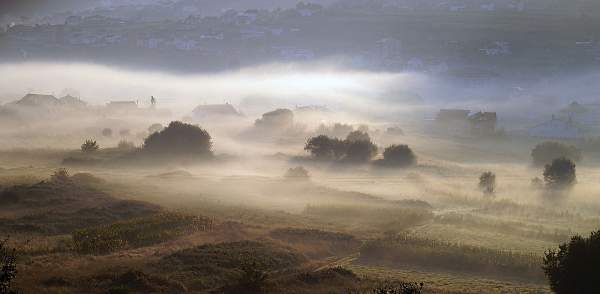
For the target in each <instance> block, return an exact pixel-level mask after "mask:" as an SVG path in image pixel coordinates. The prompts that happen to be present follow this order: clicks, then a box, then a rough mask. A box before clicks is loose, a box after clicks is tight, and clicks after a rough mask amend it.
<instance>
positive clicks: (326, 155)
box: [304, 135, 345, 160]
mask: <svg viewBox="0 0 600 294" xmlns="http://www.w3.org/2000/svg"><path fill="white" fill-rule="evenodd" d="M304 150H306V151H308V152H310V154H311V155H312V156H313V157H314V158H316V159H319V160H337V159H340V158H341V157H342V156H344V154H345V144H344V142H343V141H341V140H340V139H337V138H330V137H328V136H326V135H319V136H316V137H312V138H310V139H308V141H307V142H306V145H305V146H304Z"/></svg>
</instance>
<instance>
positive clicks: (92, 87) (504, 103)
mask: <svg viewBox="0 0 600 294" xmlns="http://www.w3.org/2000/svg"><path fill="white" fill-rule="evenodd" d="M0 76H2V77H3V78H2V79H0V99H1V101H2V102H5V103H6V102H9V101H12V100H15V99H18V98H20V97H22V96H23V95H24V94H26V93H41V94H54V95H55V96H59V95H63V94H66V93H70V94H75V95H77V96H80V97H81V99H83V100H85V101H87V102H88V103H91V104H97V105H102V104H104V103H106V102H107V101H111V100H139V101H145V100H147V99H148V98H149V97H150V96H155V97H158V99H159V105H160V106H162V107H167V108H171V109H172V110H174V111H175V112H180V113H187V112H189V111H190V110H191V109H193V107H195V106H197V105H198V104H202V103H223V102H229V103H232V104H234V105H238V106H240V105H241V106H242V107H241V108H242V111H245V112H248V111H250V112H251V111H256V113H261V112H262V111H267V110H270V109H273V108H277V107H289V108H291V107H294V106H302V105H321V106H326V107H328V108H330V109H333V110H336V111H341V112H346V113H352V114H353V115H359V116H371V117H373V115H374V116H375V117H377V118H383V119H388V118H390V117H394V116H395V115H396V114H398V113H413V114H414V111H415V110H423V111H427V112H429V113H430V112H431V111H435V110H436V109H437V108H443V107H457V108H468V109H473V110H488V111H497V112H499V113H500V114H504V115H505V116H507V115H512V116H517V117H524V118H533V117H536V116H539V115H544V114H547V113H548V111H554V110H556V109H558V108H560V107H563V106H564V105H565V103H568V102H570V101H573V100H577V101H580V102H594V101H595V97H596V96H595V93H598V92H599V91H600V89H598V86H597V85H595V84H593V83H591V82H590V81H593V80H594V79H596V78H597V77H598V75H597V74H582V75H581V76H579V77H552V78H546V79H540V80H537V81H532V82H530V83H526V84H525V83H515V82H509V81H501V80H498V81H494V83H480V84H477V85H473V84H470V83H468V82H465V81H461V80H459V79H452V78H448V77H439V76H437V77H433V76H428V75H426V74H422V73H384V72H377V73H376V72H369V71H358V70H351V69H347V68H344V67H341V66H336V65H335V64H331V63H327V62H316V63H310V64H301V65H300V64H268V65H263V66H258V67H252V68H245V69H241V70H239V71H230V72H223V73H217V74H186V75H181V74H172V73H164V72H159V71H134V70H129V69H123V68H115V67H108V66H103V65H97V64H84V63H68V64H65V63H14V64H2V65H0ZM65 89H70V90H65ZM244 106H246V107H247V108H248V109H243V108H244ZM251 114H254V113H251Z"/></svg>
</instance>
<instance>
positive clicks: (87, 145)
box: [81, 139, 100, 153]
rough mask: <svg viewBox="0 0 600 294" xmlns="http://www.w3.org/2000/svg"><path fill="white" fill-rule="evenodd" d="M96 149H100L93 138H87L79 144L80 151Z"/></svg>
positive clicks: (86, 151)
mask: <svg viewBox="0 0 600 294" xmlns="http://www.w3.org/2000/svg"><path fill="white" fill-rule="evenodd" d="M98 149H100V146H98V143H97V142H96V141H95V140H91V139H88V140H85V142H83V144H81V152H84V153H90V152H94V151H97V150H98Z"/></svg>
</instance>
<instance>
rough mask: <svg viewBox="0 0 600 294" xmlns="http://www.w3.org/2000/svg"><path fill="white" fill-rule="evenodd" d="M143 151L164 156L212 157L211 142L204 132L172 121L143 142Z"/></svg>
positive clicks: (193, 126) (195, 127) (198, 128)
mask: <svg viewBox="0 0 600 294" xmlns="http://www.w3.org/2000/svg"><path fill="white" fill-rule="evenodd" d="M143 151H144V152H147V153H151V154H155V155H165V156H167V155H174V156H181V155H200V156H212V142H211V137H210V134H208V132H207V131H206V130H204V129H202V128H200V127H198V126H195V125H191V124H186V123H182V122H180V121H174V122H171V123H170V124H169V126H168V127H167V128H165V129H163V130H162V131H160V132H156V133H153V134H151V135H150V136H148V138H146V140H145V141H144V146H143Z"/></svg>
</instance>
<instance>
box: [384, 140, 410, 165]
mask: <svg viewBox="0 0 600 294" xmlns="http://www.w3.org/2000/svg"><path fill="white" fill-rule="evenodd" d="M416 162H417V156H416V155H415V154H414V153H413V151H412V149H410V147H408V145H391V146H389V147H387V148H385V150H384V151H383V160H382V161H381V163H382V164H383V165H385V166H389V167H405V166H411V165H413V164H415V163H416Z"/></svg>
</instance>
